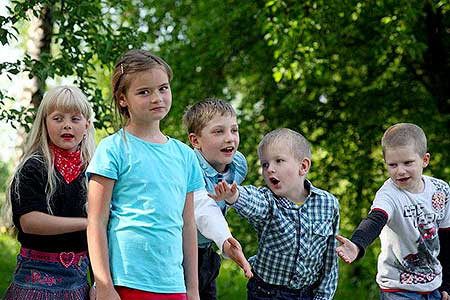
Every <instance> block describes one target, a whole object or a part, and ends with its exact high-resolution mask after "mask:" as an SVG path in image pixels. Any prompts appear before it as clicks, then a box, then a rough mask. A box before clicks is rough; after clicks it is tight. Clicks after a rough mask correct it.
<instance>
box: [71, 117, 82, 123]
mask: <svg viewBox="0 0 450 300" xmlns="http://www.w3.org/2000/svg"><path fill="white" fill-rule="evenodd" d="M72 121H74V122H78V121H81V117H80V116H75V117H72Z"/></svg>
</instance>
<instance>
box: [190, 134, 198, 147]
mask: <svg viewBox="0 0 450 300" xmlns="http://www.w3.org/2000/svg"><path fill="white" fill-rule="evenodd" d="M189 142H191V145H192V147H194V148H195V149H200V143H199V141H198V137H197V135H196V134H195V133H192V132H191V133H189Z"/></svg>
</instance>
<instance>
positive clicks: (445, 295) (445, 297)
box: [441, 291, 450, 300]
mask: <svg viewBox="0 0 450 300" xmlns="http://www.w3.org/2000/svg"><path fill="white" fill-rule="evenodd" d="M441 295H442V298H441V300H450V295H449V294H448V293H447V292H446V291H443V292H442V293H441Z"/></svg>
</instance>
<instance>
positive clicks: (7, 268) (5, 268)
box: [0, 229, 19, 296]
mask: <svg viewBox="0 0 450 300" xmlns="http://www.w3.org/2000/svg"><path fill="white" fill-rule="evenodd" d="M0 249H2V250H1V251H0V296H1V295H3V294H4V293H5V291H6V289H7V288H8V286H9V284H10V283H11V281H12V276H13V273H14V269H15V266H16V256H17V253H18V252H19V243H18V242H17V240H16V239H15V238H14V237H11V236H10V235H8V234H6V233H5V232H4V229H3V232H1V233H0Z"/></svg>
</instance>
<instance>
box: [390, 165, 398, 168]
mask: <svg viewBox="0 0 450 300" xmlns="http://www.w3.org/2000/svg"><path fill="white" fill-rule="evenodd" d="M396 166H397V164H388V167H390V168H395V167H396Z"/></svg>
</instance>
